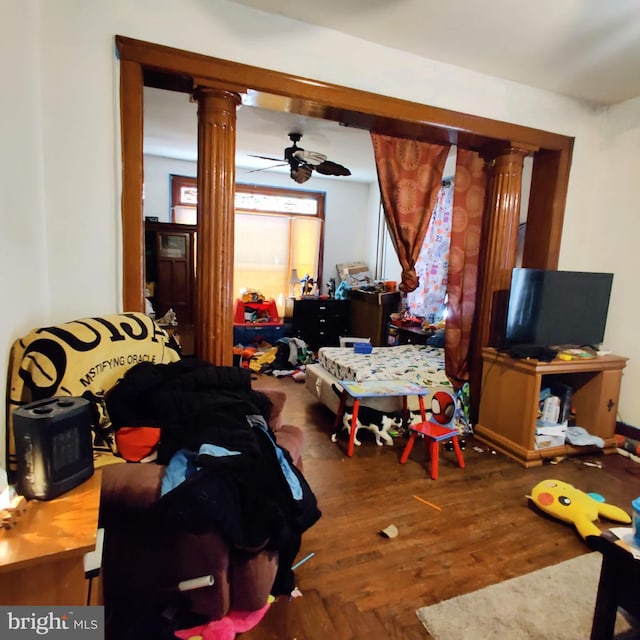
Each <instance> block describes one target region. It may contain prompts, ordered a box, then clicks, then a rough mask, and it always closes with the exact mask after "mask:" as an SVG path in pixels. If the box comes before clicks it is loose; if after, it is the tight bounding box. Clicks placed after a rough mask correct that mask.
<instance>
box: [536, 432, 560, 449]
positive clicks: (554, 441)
mask: <svg viewBox="0 0 640 640" xmlns="http://www.w3.org/2000/svg"><path fill="white" fill-rule="evenodd" d="M535 440H536V441H535V448H536V449H549V448H551V447H561V446H563V445H564V440H565V435H564V434H562V435H559V436H549V435H536V436H535Z"/></svg>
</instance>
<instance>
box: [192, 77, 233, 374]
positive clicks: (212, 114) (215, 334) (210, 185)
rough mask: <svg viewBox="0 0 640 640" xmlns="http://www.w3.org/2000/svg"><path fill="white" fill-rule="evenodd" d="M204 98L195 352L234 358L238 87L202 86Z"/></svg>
mask: <svg viewBox="0 0 640 640" xmlns="http://www.w3.org/2000/svg"><path fill="white" fill-rule="evenodd" d="M196 86H198V88H197V89H196V91H195V93H194V97H195V99H196V100H197V101H198V237H197V244H196V247H197V249H196V254H197V258H196V317H195V340H196V344H195V352H196V356H197V357H198V358H201V359H203V360H207V361H209V362H211V363H212V364H215V365H231V364H232V363H233V241H234V240H233V230H234V194H235V150H236V109H237V106H238V105H239V104H240V96H239V95H238V93H235V92H234V91H231V90H228V89H222V88H213V87H209V86H202V85H200V83H198V82H197V81H196Z"/></svg>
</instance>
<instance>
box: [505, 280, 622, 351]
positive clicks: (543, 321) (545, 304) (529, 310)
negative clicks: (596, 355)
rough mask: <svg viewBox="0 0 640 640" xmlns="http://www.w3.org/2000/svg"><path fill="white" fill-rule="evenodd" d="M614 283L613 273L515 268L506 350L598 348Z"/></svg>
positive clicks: (508, 311)
mask: <svg viewBox="0 0 640 640" xmlns="http://www.w3.org/2000/svg"><path fill="white" fill-rule="evenodd" d="M612 283H613V274H612V273H589V272H584V271H552V270H548V269H525V268H515V269H514V270H513V273H512V276H511V292H510V294H509V305H508V309H507V322H506V330H505V342H506V345H505V346H506V347H507V348H509V347H513V346H515V345H523V346H524V345H527V346H537V347H555V346H561V347H564V348H568V347H577V348H579V347H584V346H591V347H595V348H597V347H598V346H599V345H600V344H601V343H602V341H603V339H604V330H605V326H606V322H607V313H608V310H609V298H610V296H611V285H612Z"/></svg>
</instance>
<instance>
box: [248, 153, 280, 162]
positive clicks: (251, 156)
mask: <svg viewBox="0 0 640 640" xmlns="http://www.w3.org/2000/svg"><path fill="white" fill-rule="evenodd" d="M247 155H248V156H249V157H250V158H260V159H261V160H272V161H273V162H282V161H283V160H284V158H274V157H272V156H257V155H255V154H253V153H248V154H247Z"/></svg>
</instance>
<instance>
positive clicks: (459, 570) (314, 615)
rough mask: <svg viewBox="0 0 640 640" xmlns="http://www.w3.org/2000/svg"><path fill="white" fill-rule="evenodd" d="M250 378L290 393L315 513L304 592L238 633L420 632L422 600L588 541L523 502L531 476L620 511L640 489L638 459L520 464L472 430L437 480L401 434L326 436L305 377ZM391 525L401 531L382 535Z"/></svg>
mask: <svg viewBox="0 0 640 640" xmlns="http://www.w3.org/2000/svg"><path fill="white" fill-rule="evenodd" d="M253 384H254V388H256V389H260V388H265V387H276V388H278V389H282V390H284V391H286V392H287V396H288V400H287V404H286V406H285V410H284V421H285V422H288V423H290V424H297V425H299V426H301V427H302V428H303V429H304V431H305V438H306V444H305V454H304V473H305V477H306V478H307V480H308V481H309V483H310V485H311V487H312V489H313V491H314V493H315V494H316V497H317V499H318V503H319V506H320V508H321V510H322V512H323V516H322V518H321V519H320V521H319V522H318V523H317V524H316V525H315V526H314V527H312V528H311V529H310V530H309V531H307V532H306V533H305V534H304V536H303V539H302V548H301V550H300V554H299V558H303V557H305V556H306V555H307V554H309V553H312V552H313V553H314V554H315V555H314V556H313V558H311V559H310V560H309V561H307V562H306V563H304V564H303V565H302V566H300V567H299V568H298V569H297V570H296V577H297V584H298V587H299V588H300V590H301V591H302V593H303V597H301V598H296V599H294V600H291V601H289V600H288V599H287V598H282V597H281V598H279V599H278V600H277V601H276V602H275V603H274V604H273V605H272V606H271V608H270V609H269V611H268V612H267V614H266V616H265V618H264V619H263V620H262V622H261V623H260V624H259V625H258V626H257V627H256V628H255V629H253V630H252V631H249V632H247V633H244V634H242V636H241V637H242V638H243V640H327V639H329V638H330V639H332V640H414V639H416V640H417V639H421V640H425V639H426V640H428V639H429V635H428V633H427V632H426V630H425V629H424V627H423V626H422V624H421V623H420V622H419V621H418V618H417V616H416V609H418V608H419V607H422V606H426V605H429V604H434V603H436V602H439V601H441V600H446V599H448V598H451V597H453V596H456V595H460V594H464V593H468V592H470V591H474V590H476V589H480V588H482V587H485V586H488V585H490V584H495V583H497V582H501V581H503V580H506V579H508V578H512V577H516V576H519V575H522V574H524V573H528V572H530V571H534V570H536V569H540V568H543V567H545V566H548V565H551V564H555V563H557V562H561V561H563V560H568V559H570V558H573V557H575V556H578V555H581V554H583V553H587V552H588V551H589V549H588V548H587V547H586V545H585V544H584V542H583V541H582V539H581V538H580V537H579V536H578V534H577V533H576V532H575V530H574V529H573V527H572V526H570V525H567V524H564V523H561V522H559V521H557V520H551V519H549V518H547V517H545V516H543V515H541V514H539V513H538V512H536V511H534V510H533V509H532V508H531V507H530V506H529V505H528V501H527V499H526V497H525V496H526V494H527V493H528V492H529V491H530V490H531V488H532V487H533V486H534V485H535V484H536V483H537V482H539V481H540V480H543V479H546V478H556V479H560V480H564V481H566V482H570V483H571V484H574V485H575V486H576V487H578V488H580V489H582V490H583V491H586V492H596V493H600V494H602V495H603V496H605V498H606V499H607V501H608V502H611V503H613V504H618V505H619V506H622V507H623V508H625V509H626V510H629V509H630V506H629V503H630V502H631V500H632V499H633V498H635V497H636V496H637V495H640V465H638V464H635V463H633V462H632V461H631V460H629V459H628V458H625V457H623V456H620V455H607V456H604V455H595V456H588V457H586V458H580V460H599V461H600V462H602V465H603V466H602V468H601V469H598V468H595V467H589V466H585V465H584V464H581V463H578V462H576V459H568V460H565V461H564V462H562V463H560V464H558V465H545V466H543V467H539V468H535V469H524V468H523V467H521V466H520V465H518V464H517V463H515V462H513V461H511V460H509V459H508V458H507V457H505V456H503V455H501V454H492V453H491V451H489V450H488V449H487V447H486V446H484V445H482V443H480V442H477V441H474V440H473V438H469V439H467V447H466V450H465V451H464V457H465V464H466V467H465V469H460V468H458V467H457V465H456V463H455V457H454V454H453V453H452V452H451V453H449V452H444V451H443V452H441V454H440V473H439V478H438V480H431V479H430V477H429V475H428V467H427V466H426V465H427V462H426V461H425V460H424V447H423V446H422V445H421V443H418V444H417V446H415V447H414V450H413V452H412V454H411V457H410V458H409V460H408V461H407V463H406V464H405V465H400V464H399V458H400V454H401V453H402V449H403V447H404V440H403V439H396V444H395V445H394V446H393V447H387V446H384V447H377V446H376V445H375V442H374V441H373V439H369V438H366V436H363V437H362V438H361V439H362V441H363V444H362V446H361V447H357V448H356V450H355V453H354V456H353V457H352V458H348V457H347V456H346V442H345V441H344V440H343V441H338V442H337V443H332V442H331V440H330V435H331V432H332V421H333V414H332V413H330V412H329V411H328V410H327V409H326V408H325V407H324V406H322V405H321V404H319V403H318V402H317V400H316V399H315V398H314V397H313V395H312V394H311V393H310V392H309V391H307V390H306V389H305V387H304V385H303V384H299V383H296V382H294V381H293V380H291V379H289V378H280V379H278V378H273V377H270V376H264V375H259V376H257V379H256V380H255V381H254V383H253ZM474 446H480V447H482V448H483V449H484V450H483V451H482V452H481V453H480V452H477V451H474V448H473V447H474ZM414 495H417V496H420V497H422V498H424V499H426V500H428V501H429V502H431V503H433V504H436V505H438V506H440V507H441V509H442V510H441V511H437V510H435V509H433V508H431V507H428V506H426V505H424V504H422V503H420V502H418V501H417V500H415V499H414V498H413V496H414ZM389 524H394V525H396V527H397V528H398V531H399V534H398V537H397V538H394V539H386V538H383V537H382V536H380V535H379V531H380V530H381V529H383V528H385V527H386V526H387V525H389ZM599 525H600V527H601V528H602V529H605V528H608V527H609V526H613V525H612V524H611V523H609V522H608V521H602V522H600V523H599ZM478 637H479V638H480V637H483V636H482V631H481V630H479V636H478Z"/></svg>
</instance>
